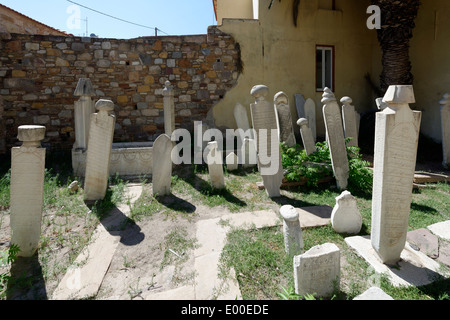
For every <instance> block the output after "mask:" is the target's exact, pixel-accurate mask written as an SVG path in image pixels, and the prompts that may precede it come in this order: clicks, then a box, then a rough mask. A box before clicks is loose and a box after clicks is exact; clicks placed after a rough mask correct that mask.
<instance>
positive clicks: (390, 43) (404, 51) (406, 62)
mask: <svg viewBox="0 0 450 320" xmlns="http://www.w3.org/2000/svg"><path fill="white" fill-rule="evenodd" d="M372 4H373V5H377V6H379V7H380V9H381V29H380V30H378V42H379V43H380V47H381V50H382V54H383V57H382V66H383V71H382V73H381V76H380V86H381V90H382V91H383V92H385V91H386V90H387V89H388V88H389V86H390V85H412V84H413V82H414V76H413V74H412V72H411V71H412V65H411V60H410V57H409V44H410V40H411V38H412V36H413V29H414V27H415V19H416V17H417V14H418V11H419V6H420V1H419V0H402V1H398V0H372Z"/></svg>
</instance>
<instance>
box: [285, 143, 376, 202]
mask: <svg viewBox="0 0 450 320" xmlns="http://www.w3.org/2000/svg"><path fill="white" fill-rule="evenodd" d="M350 140H351V139H350V138H349V139H347V140H346V143H347V144H348V142H349V141H350ZM316 149H317V151H316V152H314V153H312V154H310V155H307V154H306V151H305V150H304V149H302V148H301V147H300V146H299V145H296V146H294V147H291V148H289V147H288V146H287V145H286V144H285V143H284V142H282V143H281V159H282V163H283V168H284V170H285V178H286V179H287V180H288V181H302V180H305V181H306V184H307V185H308V186H310V187H311V186H317V185H318V183H319V182H320V181H321V180H322V179H324V178H325V177H327V176H330V175H332V174H333V170H332V164H331V157H330V149H329V147H328V143H327V142H326V141H325V142H318V143H317V144H316ZM347 156H348V160H349V180H348V184H349V186H348V189H349V190H350V191H352V192H358V193H360V194H361V193H368V192H371V191H372V182H373V174H372V170H371V169H370V168H369V165H370V163H369V162H367V161H364V160H363V159H362V155H361V154H360V148H358V147H347Z"/></svg>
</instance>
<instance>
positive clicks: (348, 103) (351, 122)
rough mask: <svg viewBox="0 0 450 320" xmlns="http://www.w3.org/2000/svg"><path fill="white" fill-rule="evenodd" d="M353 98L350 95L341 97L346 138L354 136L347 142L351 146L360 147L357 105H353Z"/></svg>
mask: <svg viewBox="0 0 450 320" xmlns="http://www.w3.org/2000/svg"><path fill="white" fill-rule="evenodd" d="M352 102H353V100H352V99H351V98H350V97H343V98H342V99H341V103H342V104H343V106H342V119H343V123H344V132H345V138H352V140H351V141H350V142H348V143H347V145H348V146H349V147H358V145H359V144H358V123H357V121H358V120H359V119H358V118H359V117H357V115H356V110H355V107H354V106H353V105H352Z"/></svg>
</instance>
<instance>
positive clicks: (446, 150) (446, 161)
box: [440, 93, 450, 169]
mask: <svg viewBox="0 0 450 320" xmlns="http://www.w3.org/2000/svg"><path fill="white" fill-rule="evenodd" d="M440 103H441V123H442V149H443V162H442V165H443V166H444V168H446V169H449V168H450V94H448V93H446V94H445V95H444V97H443V98H442V100H441V101H440Z"/></svg>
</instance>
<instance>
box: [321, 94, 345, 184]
mask: <svg viewBox="0 0 450 320" xmlns="http://www.w3.org/2000/svg"><path fill="white" fill-rule="evenodd" d="M322 103H323V104H324V106H323V118H324V120H325V127H326V130H327V138H328V143H329V147H330V156H331V163H332V165H333V172H334V176H335V178H336V182H337V186H338V188H339V189H340V190H345V189H347V185H348V177H349V166H348V158H347V149H346V145H345V139H344V129H343V127H342V117H341V111H340V107H339V105H338V104H337V101H336V97H335V96H334V94H333V92H331V90H330V89H328V88H325V89H324V94H323V99H322Z"/></svg>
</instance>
